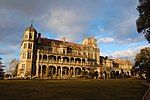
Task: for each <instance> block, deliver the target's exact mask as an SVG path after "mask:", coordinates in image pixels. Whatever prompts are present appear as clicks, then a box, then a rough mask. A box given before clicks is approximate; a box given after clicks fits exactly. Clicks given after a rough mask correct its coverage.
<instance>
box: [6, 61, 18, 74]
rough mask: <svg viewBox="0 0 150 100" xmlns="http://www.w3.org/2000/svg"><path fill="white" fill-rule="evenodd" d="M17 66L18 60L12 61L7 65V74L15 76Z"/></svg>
mask: <svg viewBox="0 0 150 100" xmlns="http://www.w3.org/2000/svg"><path fill="white" fill-rule="evenodd" d="M18 65H19V60H16V59H13V60H12V61H11V62H10V63H9V69H8V71H9V73H10V74H11V75H13V76H17V71H18Z"/></svg>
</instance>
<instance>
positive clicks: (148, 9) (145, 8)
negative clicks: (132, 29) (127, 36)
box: [136, 0, 150, 43]
mask: <svg viewBox="0 0 150 100" xmlns="http://www.w3.org/2000/svg"><path fill="white" fill-rule="evenodd" d="M137 10H138V11H139V18H138V19H137V21H136V25H137V31H138V33H143V34H144V35H145V38H146V39H147V41H148V42H149V43H150V0H139V5H138V6H137Z"/></svg>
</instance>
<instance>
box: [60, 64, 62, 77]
mask: <svg viewBox="0 0 150 100" xmlns="http://www.w3.org/2000/svg"><path fill="white" fill-rule="evenodd" d="M60 68H61V73H60V76H61V78H62V69H63V68H62V67H60Z"/></svg>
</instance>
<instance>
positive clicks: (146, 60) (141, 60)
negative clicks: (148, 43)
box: [135, 47, 150, 82]
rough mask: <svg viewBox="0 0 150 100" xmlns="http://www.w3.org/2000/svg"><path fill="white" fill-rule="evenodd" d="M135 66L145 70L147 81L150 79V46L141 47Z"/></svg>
mask: <svg viewBox="0 0 150 100" xmlns="http://www.w3.org/2000/svg"><path fill="white" fill-rule="evenodd" d="M135 67H136V68H138V69H139V70H140V71H143V72H145V74H146V78H147V81H148V82H149V81H150V47H146V48H144V49H141V51H140V53H138V54H137V55H136V58H135Z"/></svg>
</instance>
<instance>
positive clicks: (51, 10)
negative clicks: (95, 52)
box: [0, 0, 150, 67]
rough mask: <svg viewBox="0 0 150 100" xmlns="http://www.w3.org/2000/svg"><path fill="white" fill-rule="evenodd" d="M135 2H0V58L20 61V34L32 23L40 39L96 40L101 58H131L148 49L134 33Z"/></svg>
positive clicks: (31, 0)
mask: <svg viewBox="0 0 150 100" xmlns="http://www.w3.org/2000/svg"><path fill="white" fill-rule="evenodd" d="M137 5H138V0H22V1H21V0H7V1H6V0H0V56H1V57H2V58H3V61H4V64H5V65H6V66H7V67H8V64H9V62H11V60H12V59H19V52H20V43H21V40H22V35H23V32H24V30H25V28H27V27H28V26H29V25H30V22H31V20H32V19H33V20H34V27H35V28H36V29H37V31H38V32H40V33H42V36H43V37H48V38H53V39H61V38H62V37H66V39H67V41H70V42H77V43H81V42H82V40H83V39H84V38H87V37H90V36H94V37H95V38H96V39H97V42H98V46H99V48H100V50H101V55H103V56H110V57H114V58H128V59H130V60H133V59H134V56H135V55H136V53H138V52H139V50H140V49H141V48H144V47H146V46H150V45H149V44H148V42H147V41H146V40H145V39H144V36H143V35H142V34H139V33H137V31H136V24H135V23H136V19H137V18H138V12H137V10H136V7H137Z"/></svg>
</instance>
